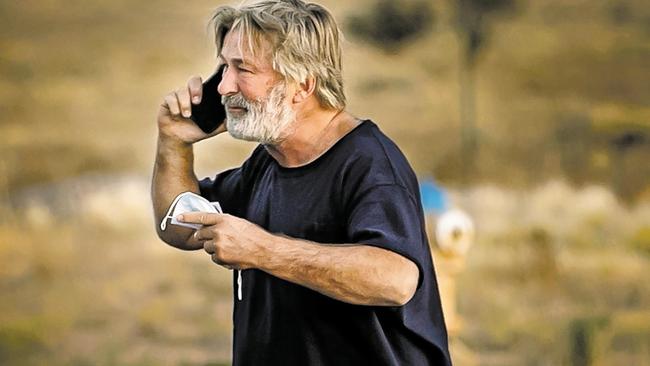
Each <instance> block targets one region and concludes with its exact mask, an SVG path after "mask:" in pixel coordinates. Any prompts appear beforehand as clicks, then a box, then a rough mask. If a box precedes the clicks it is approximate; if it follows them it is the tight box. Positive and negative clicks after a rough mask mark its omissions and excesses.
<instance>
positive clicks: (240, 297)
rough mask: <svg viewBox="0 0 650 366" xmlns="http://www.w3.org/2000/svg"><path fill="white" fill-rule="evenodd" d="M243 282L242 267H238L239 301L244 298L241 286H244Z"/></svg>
mask: <svg viewBox="0 0 650 366" xmlns="http://www.w3.org/2000/svg"><path fill="white" fill-rule="evenodd" d="M243 282H244V281H243V280H242V279H241V269H238V270H237V298H238V299H239V301H241V299H242V290H241V288H242V284H243Z"/></svg>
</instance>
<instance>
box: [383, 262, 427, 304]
mask: <svg viewBox="0 0 650 366" xmlns="http://www.w3.org/2000/svg"><path fill="white" fill-rule="evenodd" d="M404 261H405V263H404V264H403V265H402V266H400V268H399V270H398V271H396V273H395V277H394V278H395V280H394V281H393V284H392V291H390V293H391V296H390V298H389V299H387V300H388V302H389V303H390V306H404V305H406V304H407V303H408V302H409V301H410V300H411V299H412V298H413V296H414V295H415V291H416V290H417V287H418V282H419V278H420V271H419V270H418V267H417V266H416V265H415V263H413V262H411V261H410V260H408V259H405V260H404Z"/></svg>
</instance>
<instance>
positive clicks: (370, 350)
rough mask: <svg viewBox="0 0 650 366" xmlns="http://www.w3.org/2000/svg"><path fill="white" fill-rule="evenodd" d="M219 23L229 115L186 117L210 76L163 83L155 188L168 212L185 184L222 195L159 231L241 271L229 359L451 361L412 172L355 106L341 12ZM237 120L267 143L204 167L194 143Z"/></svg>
mask: <svg viewBox="0 0 650 366" xmlns="http://www.w3.org/2000/svg"><path fill="white" fill-rule="evenodd" d="M213 23H214V27H215V34H216V47H217V54H218V57H219V63H220V64H223V65H225V68H224V70H223V75H222V77H223V79H222V81H221V83H220V84H219V87H218V89H219V93H220V94H221V95H222V102H223V104H224V105H225V107H226V112H227V118H226V123H225V126H221V127H219V128H218V129H217V130H216V131H215V132H214V133H212V134H209V135H208V134H205V133H203V132H202V131H201V130H200V129H199V128H198V127H197V126H196V125H194V124H193V122H192V121H191V120H189V119H188V117H190V114H191V105H192V103H195V104H196V103H198V102H199V101H200V99H201V96H202V90H201V80H200V79H199V78H197V77H195V78H192V79H190V80H189V82H188V85H187V86H186V87H183V88H181V89H178V90H176V91H174V92H172V93H170V94H169V95H167V96H166V97H165V100H164V103H163V104H162V107H161V109H160V112H159V115H158V128H159V135H158V136H159V137H158V150H157V156H156V164H155V169H154V176H153V184H152V197H153V204H154V211H155V215H156V219H157V221H158V222H160V220H162V219H163V218H164V217H165V212H166V211H167V209H168V207H169V205H170V203H171V202H172V201H173V199H174V197H176V196H177V195H178V194H179V193H181V192H185V191H192V192H195V193H200V194H201V195H202V196H203V197H205V198H207V199H208V200H210V201H218V202H219V203H220V204H221V206H222V208H223V210H224V214H213V213H206V212H197V213H188V214H183V215H181V217H179V218H178V219H179V220H180V221H182V222H185V223H198V224H201V225H202V227H201V228H200V229H198V230H196V231H194V230H191V229H187V228H183V227H180V226H176V225H169V226H168V227H167V230H165V231H160V230H159V231H158V234H159V235H160V237H161V238H162V239H163V240H164V241H165V242H167V243H169V244H170V245H173V246H175V247H178V248H180V249H186V250H194V249H204V250H205V251H206V252H207V253H208V254H210V255H211V258H212V260H213V261H214V262H215V263H217V264H219V265H222V266H224V267H227V268H231V269H237V270H241V278H238V277H239V276H237V275H235V278H234V287H235V288H236V289H237V290H235V292H234V302H235V304H234V314H233V321H234V334H233V364H234V365H301V366H302V365H366V364H367V365H448V364H450V363H451V362H450V360H449V354H448V351H447V334H446V329H445V324H444V320H443V317H442V312H441V308H440V299H439V295H438V289H437V283H436V279H435V274H434V270H433V263H432V260H431V254H430V250H429V246H428V243H427V238H426V235H425V230H424V219H423V214H422V207H421V204H420V198H419V193H418V185H417V180H416V177H415V175H414V173H413V171H412V170H411V168H410V166H409V165H408V162H407V161H406V159H405V158H404V156H403V155H402V153H401V152H400V151H399V149H398V148H397V147H396V146H395V145H394V144H393V142H391V141H390V140H389V139H388V138H387V137H386V136H385V135H383V134H382V133H381V132H380V131H379V129H378V128H377V126H376V125H375V124H374V123H373V122H371V121H369V120H365V121H362V120H359V119H357V118H356V117H354V116H352V115H351V114H350V113H348V112H346V111H345V96H344V93H343V83H342V77H341V50H340V45H339V39H340V34H339V30H338V27H337V25H336V23H335V21H334V19H333V17H332V16H331V15H330V13H329V12H328V11H327V10H326V9H324V8H323V7H321V6H319V5H316V4H305V3H303V2H302V1H300V0H286V1H281V0H266V1H262V2H258V3H255V4H252V5H247V6H243V7H240V8H232V7H222V8H219V9H218V10H217V11H216V14H215V16H214V18H213ZM226 130H227V131H228V132H229V133H230V134H231V135H232V136H233V137H235V138H238V139H244V140H253V141H258V142H259V143H260V145H259V146H258V147H257V148H256V149H255V150H254V151H253V153H252V155H251V156H250V158H249V159H248V160H246V161H245V162H244V163H243V165H242V166H241V167H239V168H236V169H231V170H227V171H225V172H222V173H220V174H218V175H217V176H216V177H215V178H214V179H204V180H201V181H198V180H197V178H196V177H195V175H194V171H193V152H192V144H193V143H195V142H197V141H200V140H203V139H206V138H209V137H211V136H214V135H217V134H220V133H223V132H225V131H226Z"/></svg>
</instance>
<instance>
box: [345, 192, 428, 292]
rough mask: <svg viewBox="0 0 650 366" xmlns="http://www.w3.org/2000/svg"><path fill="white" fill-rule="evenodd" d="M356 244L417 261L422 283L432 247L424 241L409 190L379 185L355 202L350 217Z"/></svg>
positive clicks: (353, 241) (352, 239)
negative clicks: (370, 246) (386, 250)
mask: <svg viewBox="0 0 650 366" xmlns="http://www.w3.org/2000/svg"><path fill="white" fill-rule="evenodd" d="M348 217H349V218H348V227H347V230H348V237H349V238H350V239H351V242H352V243H358V244H366V245H372V246H376V247H380V248H383V249H388V250H390V251H393V252H395V253H397V254H400V255H402V256H404V257H406V258H408V259H410V260H411V261H413V262H414V263H415V264H416V265H417V266H418V269H419V271H420V281H421V279H422V273H423V268H426V267H427V266H426V265H424V261H425V260H426V259H427V258H429V246H428V243H427V241H426V238H425V237H424V234H423V233H424V230H423V224H424V223H423V222H422V215H421V213H420V209H419V206H418V205H416V204H415V201H414V198H413V196H412V195H411V194H409V192H408V191H407V190H406V188H404V187H402V186H399V185H396V184H386V185H378V186H375V187H372V188H370V189H367V190H366V191H364V192H362V193H361V194H359V195H358V196H357V197H356V198H354V199H353V204H352V207H351V208H350V209H349V216H348Z"/></svg>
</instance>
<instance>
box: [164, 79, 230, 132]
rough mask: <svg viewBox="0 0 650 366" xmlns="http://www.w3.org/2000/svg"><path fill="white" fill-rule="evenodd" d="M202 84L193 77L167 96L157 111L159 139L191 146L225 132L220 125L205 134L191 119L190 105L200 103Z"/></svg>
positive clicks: (223, 125)
mask: <svg viewBox="0 0 650 366" xmlns="http://www.w3.org/2000/svg"><path fill="white" fill-rule="evenodd" d="M202 92H203V83H202V81H201V78H200V77H199V76H193V77H192V78H190V80H189V81H188V82H187V86H185V87H181V88H179V89H176V90H175V91H172V92H171V93H169V94H167V95H166V96H165V98H164V100H163V102H162V103H161V105H160V110H159V111H158V133H159V138H170V139H172V140H176V141H177V142H180V143H185V144H193V143H195V142H197V141H201V140H204V139H206V138H208V137H212V136H215V135H218V134H220V133H222V132H225V131H226V124H225V123H222V124H221V125H220V126H219V127H218V128H217V129H216V130H214V131H213V132H212V133H209V134H206V133H205V132H203V131H202V130H201V129H200V128H199V126H197V125H196V124H195V123H194V122H193V121H192V120H191V119H190V116H191V113H192V104H199V103H200V102H201V97H202Z"/></svg>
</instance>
